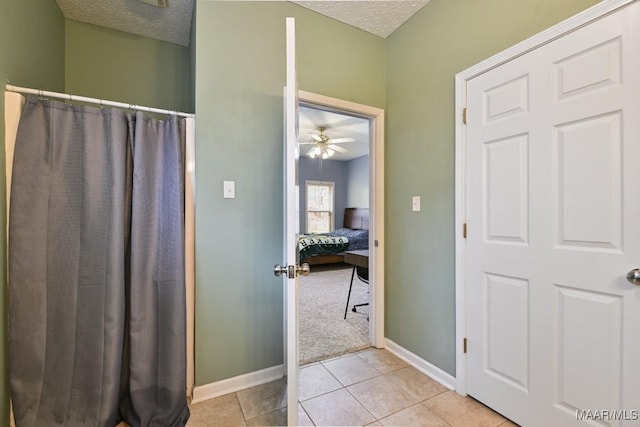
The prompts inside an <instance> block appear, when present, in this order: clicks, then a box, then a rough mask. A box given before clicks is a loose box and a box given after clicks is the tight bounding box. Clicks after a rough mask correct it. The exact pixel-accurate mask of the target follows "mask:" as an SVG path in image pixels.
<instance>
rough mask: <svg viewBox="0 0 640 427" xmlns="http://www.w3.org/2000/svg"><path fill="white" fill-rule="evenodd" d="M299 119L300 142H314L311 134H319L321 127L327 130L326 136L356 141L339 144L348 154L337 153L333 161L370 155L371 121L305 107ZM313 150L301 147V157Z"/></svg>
mask: <svg viewBox="0 0 640 427" xmlns="http://www.w3.org/2000/svg"><path fill="white" fill-rule="evenodd" d="M299 119H300V120H299V127H300V130H299V135H298V141H300V142H309V141H313V137H312V136H311V134H312V133H315V134H318V133H319V131H318V128H319V127H323V128H326V130H325V131H324V134H325V135H327V136H328V137H329V138H344V137H351V138H353V139H355V141H353V142H345V143H342V144H338V145H339V146H340V147H342V148H344V149H345V150H347V152H346V153H338V152H336V153H335V154H334V155H333V156H332V157H331V160H343V161H345V160H351V159H355V158H357V157H362V156H365V155H367V154H369V120H367V119H361V118H359V117H353V116H347V115H344V114H338V113H333V112H330V111H323V110H318V109H315V108H310V107H303V106H300V108H299ZM311 148H313V145H306V144H305V145H300V155H302V156H304V155H306V154H307V152H309V150H311Z"/></svg>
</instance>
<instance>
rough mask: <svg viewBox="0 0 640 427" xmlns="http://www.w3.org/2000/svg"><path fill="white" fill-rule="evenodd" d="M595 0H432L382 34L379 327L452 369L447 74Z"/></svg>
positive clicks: (450, 97) (450, 81) (450, 89)
mask: <svg viewBox="0 0 640 427" xmlns="http://www.w3.org/2000/svg"><path fill="white" fill-rule="evenodd" d="M595 3H597V1H595V0H537V1H513V0H431V2H429V3H428V4H427V5H426V6H425V7H424V8H423V9H422V10H421V11H420V12H418V13H417V14H416V15H415V16H414V17H412V18H411V19H410V20H409V21H408V22H407V23H405V24H404V25H403V26H402V27H400V29H398V30H397V31H396V32H394V33H393V34H392V35H391V36H390V37H389V38H388V39H387V46H386V47H387V110H386V113H387V114H386V117H387V145H386V157H385V162H386V183H385V184H386V200H385V203H386V224H385V226H386V228H385V234H386V250H385V254H386V262H385V278H386V283H387V293H386V298H385V302H386V313H385V316H386V318H385V328H386V336H387V337H388V338H390V339H391V340H393V341H394V342H396V343H398V344H400V345H401V346H403V347H404V348H406V349H408V350H410V351H412V352H413V353H415V354H417V355H418V356H420V357H421V358H423V359H425V360H427V361H429V362H430V363H432V364H434V365H436V366H438V367H439V368H441V369H443V370H444V371H446V372H448V373H450V374H452V375H455V298H454V287H455V284H454V280H455V272H454V260H455V258H454V257H455V254H454V148H455V147H454V142H455V141H454V113H455V112H454V76H455V74H456V73H458V72H460V71H463V70H464V69H466V68H468V67H470V66H472V65H474V64H475V63H477V62H480V61H481V60H483V59H486V58H488V57H489V56H491V55H493V54H495V53H498V52H499V51H501V50H504V49H505V48H507V47H509V46H512V45H514V44H516V43H517V42H519V41H522V40H524V39H526V38H527V37H529V36H532V35H534V34H536V33H538V32H540V31H541V30H543V29H545V28H547V27H550V26H552V25H554V24H556V23H558V22H560V21H562V20H563V19H565V18H567V17H569V16H571V15H574V14H576V13H577V12H580V11H581V10H583V9H585V8H587V7H588V6H591V5H593V4H595ZM413 195H420V196H422V212H419V213H417V212H411V209H410V206H411V203H410V200H411V196H413Z"/></svg>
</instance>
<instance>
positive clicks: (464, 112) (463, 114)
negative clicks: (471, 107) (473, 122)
mask: <svg viewBox="0 0 640 427" xmlns="http://www.w3.org/2000/svg"><path fill="white" fill-rule="evenodd" d="M462 123H464V124H465V125H466V124H467V107H464V108H463V109H462Z"/></svg>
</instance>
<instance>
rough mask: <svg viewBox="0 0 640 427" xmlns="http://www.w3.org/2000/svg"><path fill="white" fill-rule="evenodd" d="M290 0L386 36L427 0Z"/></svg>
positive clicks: (427, 0)
mask: <svg viewBox="0 0 640 427" xmlns="http://www.w3.org/2000/svg"><path fill="white" fill-rule="evenodd" d="M291 2H292V3H296V4H299V5H300V6H303V7H306V8H307V9H311V10H313V11H316V12H318V13H321V14H323V15H325V16H328V17H330V18H333V19H337V20H338V21H342V22H344V23H345V24H349V25H353V26H354V27H357V28H360V29H362V30H365V31H368V32H370V33H372V34H375V35H377V36H380V37H383V38H386V37H387V36H389V35H390V34H391V33H393V32H394V31H395V30H396V29H397V28H398V27H399V26H400V25H402V24H403V23H404V22H405V21H406V20H407V19H409V18H411V17H412V16H413V15H414V14H415V13H416V12H417V11H419V10H420V9H422V7H423V6H424V5H425V4H427V3H428V2H429V0H419V1H413V0H391V1H378V0H369V1H359V0H341V1H330V0H324V1H294V0H291Z"/></svg>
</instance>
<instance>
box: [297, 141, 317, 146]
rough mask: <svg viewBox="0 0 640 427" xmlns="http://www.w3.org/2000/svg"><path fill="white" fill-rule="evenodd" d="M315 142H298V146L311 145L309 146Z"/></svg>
mask: <svg viewBox="0 0 640 427" xmlns="http://www.w3.org/2000/svg"><path fill="white" fill-rule="evenodd" d="M315 143H316V142H315V141H298V144H300V145H311V144H315Z"/></svg>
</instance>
